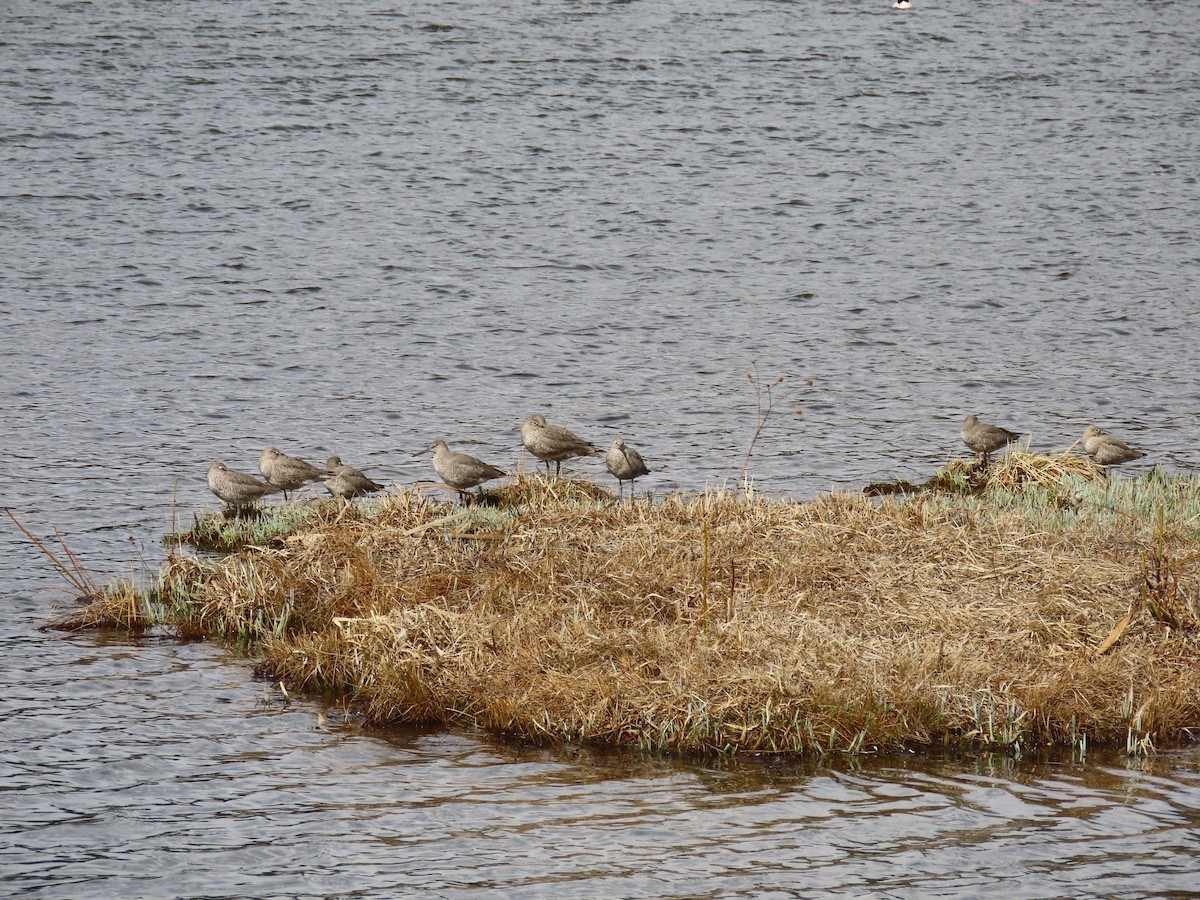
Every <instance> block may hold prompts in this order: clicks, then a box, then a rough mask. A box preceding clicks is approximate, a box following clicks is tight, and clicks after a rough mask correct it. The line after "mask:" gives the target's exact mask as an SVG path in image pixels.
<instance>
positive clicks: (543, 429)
mask: <svg viewBox="0 0 1200 900" xmlns="http://www.w3.org/2000/svg"><path fill="white" fill-rule="evenodd" d="M521 443H522V444H524V445H525V449H526V450H528V451H529V452H530V453H532V454H533V455H534V456H536V457H537V458H538V459H540V460H541V461H542V462H544V463H545V464H546V474H547V475H549V474H550V463H554V474H555V475H559V474H561V473H562V463H563V460H565V459H572V458H574V457H576V456H599V455H600V453H601V450H600V448H599V447H597V446H596V445H595V444H592V443H590V442H588V441H585V440H584V439H583V438H581V437H580V436H579V435H577V434H575V433H574V432H573V431H568V430H567V429H565V428H563V427H562V426H561V425H549V424H547V422H546V417H545V416H543V415H542V414H541V413H535V414H534V415H532V416H530V417H529V418H528V419H526V420H525V421H524V422H522V423H521Z"/></svg>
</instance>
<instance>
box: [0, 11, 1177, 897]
mask: <svg viewBox="0 0 1200 900" xmlns="http://www.w3.org/2000/svg"><path fill="white" fill-rule="evenodd" d="M916 2H917V8H916V9H914V10H912V11H909V12H907V13H900V12H896V11H893V10H891V9H890V8H889V7H890V2H888V0H872V2H870V3H830V4H825V5H817V4H807V3H798V2H797V3H786V2H721V3H717V2H710V0H697V2H693V3H689V4H668V3H654V2H648V0H642V2H605V3H600V2H553V0H552V2H529V0H517V2H513V3H505V4H482V3H472V2H459V3H455V2H442V3H438V4H427V3H401V4H384V3H372V2H351V0H343V2H336V0H335V2H321V3H318V2H311V0H293V2H276V3H269V4H246V3H237V4H235V3H218V2H212V0H197V2H191V3H179V2H170V0H166V2H122V0H115V2H110V3H100V4H95V3H83V2H54V0H47V2H41V3H36V4H35V3H30V2H25V0H11V2H8V3H6V4H5V7H4V28H3V30H2V31H0V196H2V198H3V202H4V214H3V216H0V240H2V241H3V247H4V265H3V266H0V340H2V341H3V349H4V354H3V356H4V359H3V362H4V365H3V366H2V367H0V395H2V396H3V397H4V400H5V403H4V413H3V424H2V427H0V451H2V452H0V474H2V475H3V478H2V480H0V485H2V486H0V502H3V504H4V505H7V506H10V507H12V508H13V509H14V510H15V511H16V512H17V513H18V515H19V516H21V518H22V520H23V521H27V522H29V523H30V524H31V525H32V526H33V527H34V528H35V530H36V531H37V532H38V534H41V535H48V534H49V532H50V528H51V525H52V524H53V525H57V526H58V528H59V529H60V530H61V531H62V533H63V534H64V536H65V537H66V538H67V541H68V543H69V544H70V545H71V546H72V547H73V548H74V549H75V550H76V551H77V552H78V553H79V554H80V555H81V556H82V557H83V558H84V559H85V560H86V561H87V562H88V564H89V565H91V566H92V568H94V569H95V570H96V571H97V573H99V575H100V576H101V577H104V578H107V577H111V576H113V575H117V574H120V573H122V572H125V571H128V570H129V568H130V567H131V566H132V567H135V568H142V567H143V566H149V567H151V568H153V567H154V566H156V565H157V561H158V559H159V558H160V557H161V550H160V546H159V543H158V541H159V537H160V536H161V534H162V533H164V532H165V531H168V530H170V529H171V527H172V521H173V517H175V516H179V517H183V518H186V517H189V516H190V515H191V512H192V511H193V510H195V509H198V508H203V507H211V503H212V498H211V497H210V495H209V494H208V493H207V489H206V487H205V484H204V471H205V469H206V468H207V466H208V463H209V462H210V461H211V460H212V459H216V458H220V459H223V460H224V461H225V462H227V463H228V464H230V465H231V466H233V467H235V468H241V469H244V470H253V469H254V468H255V465H256V460H257V455H258V451H259V450H260V449H261V447H262V446H264V445H266V444H277V445H279V446H281V447H283V448H284V449H285V450H287V451H289V452H295V453H300V454H302V455H305V456H307V457H309V458H324V456H326V455H327V454H329V453H338V454H340V455H341V456H343V457H344V458H346V459H347V460H349V461H351V462H353V463H355V464H358V465H361V466H363V467H364V468H367V469H368V470H370V471H371V472H372V473H373V474H376V475H378V476H383V477H385V478H386V479H395V480H396V481H398V482H401V483H411V482H414V481H417V480H418V479H422V478H425V477H427V476H428V461H427V459H425V458H413V456H412V454H413V453H415V452H416V451H418V450H420V448H422V447H425V446H427V445H428V443H429V442H430V441H431V440H432V439H434V438H436V437H444V438H446V439H447V440H449V441H450V442H451V443H453V444H460V445H464V446H466V447H467V448H468V449H471V450H472V452H475V453H478V454H479V455H482V456H486V457H487V458H488V459H490V460H491V461H493V462H496V463H497V464H501V465H504V466H514V465H524V466H528V460H521V459H520V458H519V453H518V451H519V440H518V437H517V434H516V426H517V423H518V422H519V421H520V420H521V419H523V418H524V417H525V416H527V415H528V414H529V413H531V412H533V411H543V412H545V413H547V414H548V416H549V417H550V418H551V419H552V420H555V421H560V422H563V423H565V424H568V425H570V426H572V427H574V428H576V429H577V430H579V431H580V432H582V433H584V435H585V436H586V437H589V438H590V439H592V440H594V441H597V442H606V441H608V440H610V439H611V438H612V437H615V436H624V437H626V438H627V439H628V440H629V441H630V442H631V443H633V444H635V445H636V446H638V447H639V448H640V449H641V450H642V451H643V454H644V455H645V456H646V458H647V460H648V462H649V463H650V466H651V468H652V469H654V473H653V474H652V475H651V476H649V477H647V478H645V479H643V480H642V481H641V482H640V485H641V486H642V489H643V490H650V491H653V492H656V493H663V492H666V491H670V490H674V489H677V488H684V489H694V488H698V487H702V486H703V485H705V484H709V483H712V484H721V483H727V482H731V481H733V480H735V479H736V478H737V477H738V474H739V471H740V470H741V467H742V463H743V458H744V455H745V453H746V450H747V448H748V447H749V445H750V440H751V437H752V434H753V432H754V427H755V418H756V417H755V395H754V391H753V385H752V383H751V382H750V381H748V380H747V378H746V374H747V372H749V371H750V370H751V366H752V364H753V361H755V360H757V366H758V372H759V373H760V379H761V382H762V383H764V384H765V383H770V382H774V381H775V380H776V379H778V378H780V377H784V378H785V381H784V382H783V383H782V384H777V385H776V386H775V387H774V388H773V395H772V396H773V398H775V399H776V400H778V401H779V402H778V404H777V406H776V411H775V414H774V415H773V416H772V417H771V419H770V420H769V421H768V423H767V427H766V429H765V430H764V433H763V435H762V436H761V438H760V439H759V441H758V443H757V445H756V447H755V457H754V459H753V461H752V463H751V465H750V471H751V473H752V474H753V476H754V477H755V479H756V481H757V483H758V484H759V486H760V487H762V488H764V489H765V490H768V491H771V492H773V493H776V494H783V495H791V496H800V497H807V496H812V495H814V494H816V493H817V492H820V491H824V490H828V489H830V488H831V487H835V486H849V487H857V486H860V485H862V484H863V483H865V482H867V481H872V480H879V479H887V478H893V477H904V478H920V477H924V476H926V475H928V474H929V473H931V472H932V470H933V469H934V468H935V467H936V466H938V465H939V464H941V463H943V462H944V461H945V460H946V459H948V458H950V457H952V456H954V455H956V454H959V453H962V452H963V451H962V448H961V447H960V445H959V444H958V439H957V431H958V423H959V421H960V420H961V418H962V417H963V415H965V414H966V413H967V412H978V413H979V414H980V415H981V416H982V417H983V418H985V419H988V420H992V421H999V422H1001V423H1002V424H1005V425H1007V426H1009V427H1011V428H1015V429H1020V430H1022V431H1023V432H1025V433H1026V434H1028V435H1029V436H1030V439H1031V441H1032V443H1033V445H1034V446H1035V447H1044V448H1054V447H1064V446H1066V445H1067V444H1069V443H1070V442H1071V441H1072V440H1074V438H1075V437H1076V436H1077V435H1078V434H1079V432H1080V431H1081V430H1082V428H1083V426H1084V425H1086V424H1088V423H1089V422H1093V421H1095V422H1098V423H1101V424H1103V425H1106V426H1107V427H1109V428H1111V429H1112V430H1114V431H1117V432H1118V433H1120V434H1122V435H1123V436H1124V437H1126V438H1127V439H1129V440H1131V442H1134V443H1137V444H1139V445H1141V446H1143V447H1145V448H1146V449H1147V450H1149V451H1150V454H1149V456H1148V458H1147V461H1146V462H1147V464H1148V465H1150V464H1162V465H1164V466H1166V467H1168V468H1171V469H1180V470H1188V469H1191V468H1194V466H1195V463H1196V451H1195V449H1194V444H1195V440H1196V436H1197V426H1198V425H1200V422H1198V418H1200V416H1198V410H1200V378H1198V377H1197V371H1198V370H1197V366H1196V362H1195V356H1196V354H1195V335H1196V334H1197V333H1198V327H1200V303H1197V296H1196V290H1195V285H1196V284H1197V283H1198V276H1200V250H1198V249H1197V244H1196V240H1195V232H1196V228H1195V225H1196V210H1197V209H1200V187H1198V183H1197V174H1198V171H1197V170H1198V168H1200V167H1198V165H1197V162H1196V153H1195V135H1196V131H1197V126H1198V124H1200V123H1198V113H1197V109H1198V108H1200V107H1198V100H1200V56H1197V54H1196V52H1195V33H1196V29H1195V23H1194V12H1195V10H1194V6H1193V5H1192V4H1189V3H1185V2H1169V0H1168V2H1152V3H1151V2H1147V3H1136V4H1129V3H1117V2H1115V0H1101V2H1083V3H1071V4H1065V3H1051V2H1043V3H1036V2H1034V3H1019V2H1008V0H991V2H983V3H974V4H967V3H958V2H948V3H935V2H926V0H916ZM808 379H811V380H812V385H811V386H807V385H806V384H805V382H806V381H807V380H808ZM798 408H799V409H802V410H803V414H802V415H797V414H796V413H795V410H796V409H798ZM1135 468H1136V467H1135ZM574 471H575V472H576V473H577V474H592V475H595V476H596V477H597V478H599V477H600V472H599V470H598V469H597V468H596V466H595V465H594V464H593V463H584V464H581V465H579V466H577V467H575V469H574ZM54 587H56V582H55V581H54V578H53V576H52V574H51V573H50V572H49V571H48V568H47V565H46V563H45V560H44V559H43V558H42V557H41V556H40V555H39V554H38V553H37V551H36V550H34V549H33V548H32V547H31V546H30V544H29V542H28V541H26V540H25V539H24V537H23V536H22V535H20V533H19V532H17V531H16V530H15V529H14V528H12V527H8V526H5V527H4V528H3V530H0V597H3V598H4V601H5V604H6V609H7V611H8V612H7V615H6V616H5V617H4V618H3V620H0V644H2V646H3V652H2V655H0V672H2V673H3V675H2V678H3V681H2V683H0V684H2V687H3V690H2V691H0V710H3V711H4V713H5V716H4V721H5V723H6V726H7V727H6V728H5V730H4V734H3V736H2V737H0V767H2V769H3V771H4V773H5V777H4V779H3V781H2V782H0V784H2V785H3V787H4V790H3V792H2V793H0V831H2V833H3V835H4V841H3V843H2V844H0V877H2V878H3V881H4V883H5V886H6V889H7V890H10V891H11V892H12V893H18V894H19V893H26V894H33V895H42V896H64V897H66V896H69V897H87V896H95V897H112V896H196V897H199V896H204V897H244V896H262V897H265V896H331V895H345V896H360V895H363V894H366V893H377V894H378V893H385V894H386V893H388V892H399V891H402V890H403V891H405V892H407V893H410V894H412V895H425V896H435V897H460V896H461V897H473V896H486V895H489V894H492V895H494V894H509V895H514V896H532V897H561V896H605V895H607V896H613V897H666V896H678V897H698V896H714V897H715V896H747V897H750V896H753V897H771V896H798V895H804V896H816V895H822V894H827V893H843V894H853V895H872V894H887V895H895V896H927V895H929V894H940V895H943V896H974V895H979V894H983V893H986V892H994V891H996V890H997V889H998V888H999V886H1000V883H1001V882H1003V893H1004V894H1005V895H1006V896H1027V897H1049V896H1082V895H1089V894H1092V895H1103V896H1145V895H1147V894H1155V895H1172V894H1174V895H1176V896H1178V895H1182V894H1184V893H1185V892H1188V891H1192V890H1195V889H1196V888H1195V884H1196V880H1195V874H1194V872H1195V862H1194V860H1195V857H1196V854H1197V852H1198V851H1200V839H1197V837H1196V836H1195V835H1196V833H1197V829H1198V828H1200V760H1198V758H1197V756H1196V755H1195V753H1194V752H1193V753H1186V752H1185V753H1180V754H1174V755H1169V756H1166V757H1163V758H1160V759H1158V760H1156V761H1154V762H1153V763H1152V764H1150V765H1148V766H1147V767H1143V768H1138V767H1133V768H1127V767H1125V766H1124V765H1123V764H1122V763H1121V762H1120V761H1111V760H1108V761H1101V760H1096V759H1094V758H1093V759H1091V760H1090V761H1089V762H1088V763H1087V764H1086V765H1080V764H1077V763H1072V764H1060V765H1051V764H1041V765H1037V766H1035V765H1024V766H1017V765H1014V764H1012V763H1010V762H1005V761H997V760H989V759H985V760H967V761H931V760H925V761H897V760H891V761H878V762H871V763H869V764H863V765H862V766H861V767H854V766H850V765H848V764H844V763H838V764H837V765H836V766H833V767H830V766H812V767H800V768H796V767H779V766H772V765H767V764H763V763H761V762H754V761H749V762H746V763H744V764H739V765H734V766H730V767H713V766H707V765H702V764H689V763H682V762H672V761H664V760H643V759H637V758H630V757H627V756H614V757H607V756H605V757H596V756H593V755H590V754H589V753H587V752H584V751H573V750H572V749H570V748H565V749H562V750H556V751H552V752H551V751H534V750H525V749H521V748H514V747H509V746H504V745H498V744H495V743H492V742H489V741H488V740H486V739H484V738H483V737H481V736H478V735H469V734H460V733H451V734H441V733H432V734H430V733H420V732H400V733H379V732H362V731H361V730H359V729H358V728H356V727H355V726H354V723H353V722H349V723H346V722H344V721H343V717H342V716H341V715H340V713H338V712H337V711H336V710H327V711H324V712H322V711H321V710H319V709H318V707H317V706H316V705H314V704H311V703H307V702H303V701H295V702H292V703H290V704H283V703H282V701H281V698H280V697H279V695H278V693H277V692H276V691H275V690H274V689H273V688H272V687H271V686H270V685H267V684H263V683H261V682H256V681H254V680H253V677H252V673H251V669H250V666H249V664H248V663H246V662H245V661H241V660H238V659H236V658H234V657H232V656H230V655H229V654H228V653H227V652H225V651H223V650H221V649H219V648H214V647H211V646H208V645H205V644H182V645H181V644H175V643H170V642H160V641H155V640H149V641H146V642H142V643H137V644H134V643H130V642H129V641H128V640H127V639H124V638H122V637H120V636H113V635H101V636H95V635H92V636H71V637H63V636H61V635H55V634H44V633H41V632H39V631H38V630H37V626H38V625H39V624H40V623H41V622H42V621H44V619H45V617H46V616H47V615H48V614H49V612H50V611H51V609H52V608H53V606H54V605H55V603H58V602H62V600H63V597H62V595H60V594H56V593H54V591H53V588H54Z"/></svg>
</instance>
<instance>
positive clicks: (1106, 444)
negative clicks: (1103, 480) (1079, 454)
mask: <svg viewBox="0 0 1200 900" xmlns="http://www.w3.org/2000/svg"><path fill="white" fill-rule="evenodd" d="M1081 440H1082V441H1083V449H1084V451H1085V452H1086V453H1087V455H1088V456H1090V457H1091V458H1092V461H1093V462H1095V463H1096V464H1097V465H1100V466H1104V467H1105V468H1108V467H1109V466H1119V465H1120V464H1121V463H1127V462H1130V461H1131V460H1135V459H1141V458H1142V457H1143V456H1145V455H1146V454H1145V453H1143V452H1142V451H1141V450H1135V449H1134V448H1133V447H1130V446H1129V445H1128V444H1127V443H1125V442H1124V441H1123V440H1121V439H1120V438H1115V437H1113V436H1112V435H1111V434H1109V433H1108V432H1107V431H1105V430H1104V429H1103V428H1098V427H1097V426H1095V425H1089V426H1088V427H1087V428H1085V429H1084V430H1083V438H1082V439H1081Z"/></svg>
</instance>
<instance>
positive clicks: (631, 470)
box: [604, 438, 650, 497]
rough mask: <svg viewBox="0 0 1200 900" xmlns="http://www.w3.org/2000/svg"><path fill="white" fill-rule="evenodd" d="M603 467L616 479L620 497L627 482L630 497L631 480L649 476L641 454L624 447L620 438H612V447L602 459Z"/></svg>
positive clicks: (631, 489)
mask: <svg viewBox="0 0 1200 900" xmlns="http://www.w3.org/2000/svg"><path fill="white" fill-rule="evenodd" d="M604 467H605V468H606V469H608V471H609V473H610V474H611V475H612V476H613V477H614V478H616V479H617V491H618V494H620V495H622V496H623V495H624V490H625V482H626V481H628V482H629V495H630V497H632V496H633V480H634V479H635V478H637V477H638V476H640V475H649V474H650V470H649V469H647V468H646V461H645V460H643V459H642V454H640V453H638V452H637V451H636V450H634V449H633V448H632V447H626V446H625V441H624V440H623V439H621V438H613V442H612V446H611V447H609V448H608V455H607V456H605V457H604Z"/></svg>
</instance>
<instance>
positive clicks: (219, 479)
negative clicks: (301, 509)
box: [208, 462, 281, 510]
mask: <svg viewBox="0 0 1200 900" xmlns="http://www.w3.org/2000/svg"><path fill="white" fill-rule="evenodd" d="M208 489H209V490H210V491H212V492H213V493H214V494H216V495H217V499H219V500H221V501H223V502H224V503H225V505H226V506H228V507H230V508H232V509H237V510H244V509H249V508H250V507H252V506H254V504H255V503H257V502H258V500H259V499H260V498H262V497H265V496H266V495H267V494H274V493H275V492H276V491H279V490H281V488H279V487H276V486H275V485H273V484H267V483H265V482H262V481H259V480H258V479H257V478H255V477H254V476H253V475H247V474H246V473H245V472H237V471H234V470H233V469H231V468H229V466H227V465H225V463H223V462H214V463H213V464H212V465H211V466H209V467H208Z"/></svg>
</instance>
